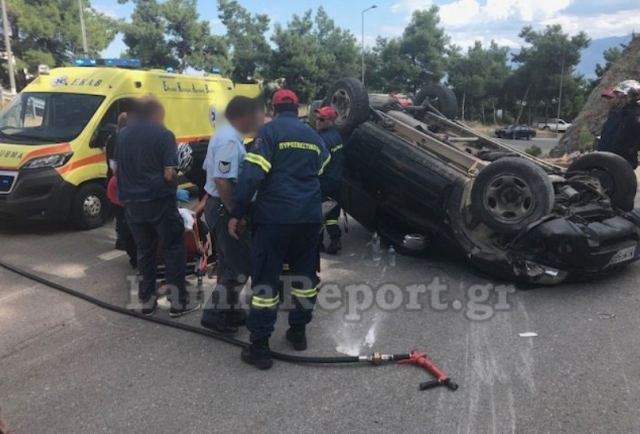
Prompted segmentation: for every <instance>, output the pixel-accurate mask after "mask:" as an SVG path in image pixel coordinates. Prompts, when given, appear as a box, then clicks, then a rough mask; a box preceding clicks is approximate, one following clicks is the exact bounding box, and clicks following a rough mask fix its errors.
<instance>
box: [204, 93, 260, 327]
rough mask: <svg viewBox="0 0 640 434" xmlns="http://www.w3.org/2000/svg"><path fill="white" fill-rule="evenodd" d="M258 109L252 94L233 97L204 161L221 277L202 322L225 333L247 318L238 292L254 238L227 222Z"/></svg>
mask: <svg viewBox="0 0 640 434" xmlns="http://www.w3.org/2000/svg"><path fill="white" fill-rule="evenodd" d="M259 111H260V110H259V107H258V102H257V101H256V100H253V99H251V98H247V97H245V96H236V97H235V98H233V99H232V100H231V101H229V104H228V105H227V108H226V111H225V117H226V119H227V121H228V124H226V125H223V126H221V127H220V128H219V129H218V130H217V131H216V133H215V135H214V136H213V137H212V138H211V142H210V143H209V148H208V149H207V156H206V157H205V161H204V169H205V170H206V173H207V177H206V184H205V187H204V188H205V190H206V192H207V195H208V198H207V199H206V204H205V206H204V214H205V218H206V219H207V224H208V225H209V228H210V230H211V233H212V236H213V237H214V239H215V246H216V252H217V258H218V264H217V268H216V271H217V278H218V279H217V286H216V289H215V290H214V292H213V293H212V294H211V300H210V303H209V304H208V305H207V306H206V307H205V310H204V312H203V314H202V320H201V321H200V324H201V325H202V326H203V327H206V328H209V329H213V330H216V331H219V332H222V333H234V332H236V331H237V327H238V326H240V325H244V323H245V320H246V314H245V312H244V311H243V310H242V309H239V292H240V291H241V290H242V287H243V286H244V283H245V282H246V280H247V279H248V277H249V273H250V271H251V270H250V250H249V247H250V237H249V233H248V232H245V233H243V234H241V236H240V239H239V240H236V239H234V238H232V237H231V236H230V235H229V230H228V224H229V210H230V209H231V208H232V207H233V190H234V188H235V183H236V181H237V179H238V176H239V173H240V171H241V170H242V165H243V160H244V156H245V155H246V153H247V151H246V148H245V145H244V136H247V135H251V134H253V133H255V131H256V129H257V123H258V122H259V119H258V112H259Z"/></svg>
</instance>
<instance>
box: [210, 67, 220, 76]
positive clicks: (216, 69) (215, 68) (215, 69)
mask: <svg viewBox="0 0 640 434" xmlns="http://www.w3.org/2000/svg"><path fill="white" fill-rule="evenodd" d="M211 73H212V74H222V71H221V70H220V68H218V67H217V66H214V67H213V68H211Z"/></svg>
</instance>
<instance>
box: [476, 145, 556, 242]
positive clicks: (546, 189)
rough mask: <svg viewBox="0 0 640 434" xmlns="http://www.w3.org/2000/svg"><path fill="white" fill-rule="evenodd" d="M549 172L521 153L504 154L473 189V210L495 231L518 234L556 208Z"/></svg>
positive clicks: (483, 174)
mask: <svg viewBox="0 0 640 434" xmlns="http://www.w3.org/2000/svg"><path fill="white" fill-rule="evenodd" d="M554 201H555V194H554V191H553V185H552V184H551V180H550V179H549V176H548V175H547V173H546V172H545V171H544V170H543V169H542V168H541V167H540V166H538V165H536V164H535V163H532V162H531V161H528V160H526V159H524V158H519V157H506V158H501V159H499V160H497V161H494V162H493V163H491V164H489V165H488V166H487V167H485V168H484V169H482V170H481V171H480V173H479V174H478V177H477V178H476V179H475V181H474V183H473V187H472V190H471V212H472V213H473V215H474V216H475V217H476V218H477V219H478V220H480V221H481V222H483V223H484V224H486V225H487V226H488V227H489V228H491V229H493V230H494V231H496V232H498V233H500V234H505V235H515V234H517V233H519V232H521V231H523V230H524V229H526V228H527V227H528V226H529V225H530V224H532V223H534V222H536V221H538V220H540V219H541V218H543V217H544V216H546V215H547V214H549V213H550V212H551V210H552V209H553V204H554Z"/></svg>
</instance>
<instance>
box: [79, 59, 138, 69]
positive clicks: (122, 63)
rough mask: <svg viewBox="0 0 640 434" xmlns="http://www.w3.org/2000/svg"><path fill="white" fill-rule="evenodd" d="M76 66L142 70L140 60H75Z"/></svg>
mask: <svg viewBox="0 0 640 434" xmlns="http://www.w3.org/2000/svg"><path fill="white" fill-rule="evenodd" d="M73 64H74V65H76V66H115V67H118V68H141V67H142V62H140V59H87V58H80V59H74V61H73Z"/></svg>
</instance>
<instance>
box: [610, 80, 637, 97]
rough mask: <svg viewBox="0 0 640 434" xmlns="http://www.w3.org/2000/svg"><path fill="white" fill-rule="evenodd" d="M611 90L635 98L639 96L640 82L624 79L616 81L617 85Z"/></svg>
mask: <svg viewBox="0 0 640 434" xmlns="http://www.w3.org/2000/svg"><path fill="white" fill-rule="evenodd" d="M613 91H614V92H618V93H621V94H623V95H626V96H628V97H629V98H631V99H633V100H636V99H638V98H640V82H638V81H636V80H624V81H621V82H620V83H618V85H617V86H616V87H614V88H613Z"/></svg>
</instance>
